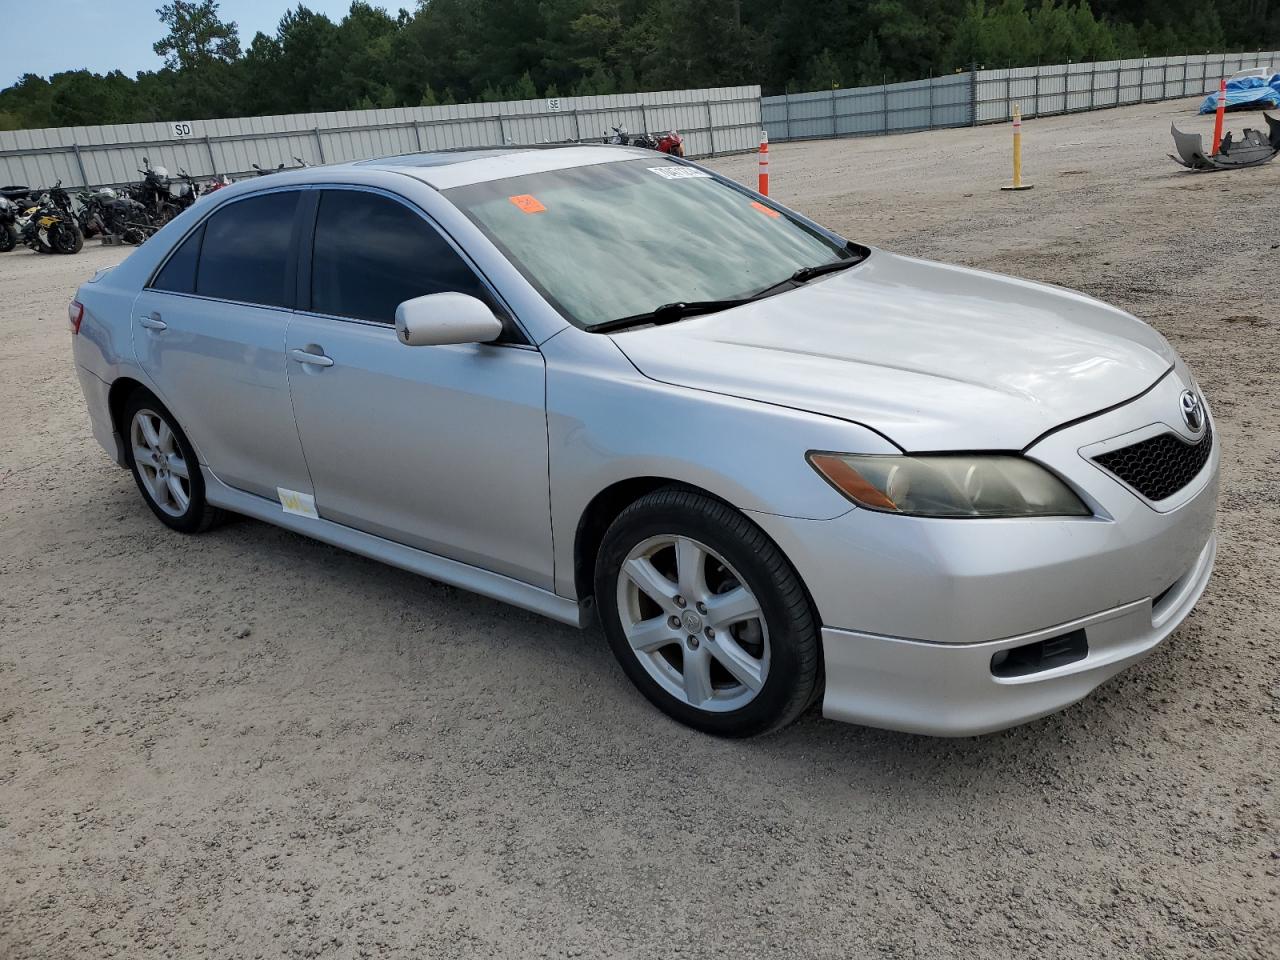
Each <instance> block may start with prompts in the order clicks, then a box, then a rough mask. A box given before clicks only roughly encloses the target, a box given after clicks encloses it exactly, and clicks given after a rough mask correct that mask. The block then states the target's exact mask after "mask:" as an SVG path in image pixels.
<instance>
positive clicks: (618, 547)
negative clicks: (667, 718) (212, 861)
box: [595, 487, 819, 737]
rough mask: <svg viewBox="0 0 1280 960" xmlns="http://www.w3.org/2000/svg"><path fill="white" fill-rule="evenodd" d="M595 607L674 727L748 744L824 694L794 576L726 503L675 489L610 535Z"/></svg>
mask: <svg viewBox="0 0 1280 960" xmlns="http://www.w3.org/2000/svg"><path fill="white" fill-rule="evenodd" d="M595 586H596V602H597V604H598V606H599V611H600V618H601V622H602V623H603V625H604V630H605V634H606V636H607V637H608V639H609V645H610V646H611V647H612V649H613V652H614V655H615V656H617V658H618V661H619V663H621V664H622V668H623V669H624V670H625V671H626V673H627V675H628V676H629V677H630V678H631V680H632V682H633V683H635V685H636V686H637V687H639V688H640V691H641V692H642V693H643V694H644V695H645V696H646V697H648V698H649V700H650V701H652V702H653V703H654V704H655V705H656V706H658V707H659V708H660V709H662V710H663V711H664V712H666V713H668V714H669V715H671V716H672V717H674V718H675V719H677V720H679V721H681V722H682V723H686V724H688V725H689V726H692V727H696V728H697V729H699V730H704V731H706V732H708V733H714V734H719V735H722V736H731V737H744V736H752V735H754V734H759V733H765V732H767V731H769V730H774V729H777V728H779V727H782V726H785V725H786V724H788V723H790V722H791V721H792V720H794V719H795V718H796V717H797V716H799V715H800V713H801V712H803V711H804V709H805V708H806V707H808V706H809V705H810V704H811V703H812V702H813V700H814V697H815V696H816V695H817V692H818V688H819V656H818V650H819V641H818V630H817V626H816V624H815V621H814V618H813V614H812V611H811V610H810V607H809V601H808V597H807V595H806V594H805V591H804V588H803V587H802V586H801V584H800V580H799V578H798V577H797V575H796V573H795V571H794V570H793V569H792V568H791V565H790V564H789V563H788V562H787V560H786V558H785V557H783V556H782V553H781V552H780V551H779V550H778V548H777V547H776V546H775V545H774V544H773V542H772V541H771V540H769V538H768V537H766V536H765V535H764V533H763V532H762V531H761V530H760V528H759V527H757V526H756V525H755V524H753V523H751V521H750V520H748V519H747V518H746V517H744V516H743V515H742V514H741V513H739V512H738V511H736V510H734V509H733V508H732V507H730V506H728V505H727V504H724V503H721V502H720V501H718V500H715V499H712V498H711V497H709V496H706V495H703V494H700V493H696V492H694V491H691V490H684V489H681V488H676V487H671V488H666V489H663V490H659V491H656V492H654V493H651V494H649V495H648V496H645V497H643V498H641V499H640V500H638V501H636V503H634V504H632V505H631V506H630V507H628V508H627V509H626V510H624V511H623V512H622V514H620V515H619V517H618V518H617V520H615V521H614V522H613V524H612V525H611V526H610V527H609V530H608V531H607V532H606V533H605V536H604V541H603V543H602V544H601V547H600V554H599V558H598V560H597V563H596V585H595Z"/></svg>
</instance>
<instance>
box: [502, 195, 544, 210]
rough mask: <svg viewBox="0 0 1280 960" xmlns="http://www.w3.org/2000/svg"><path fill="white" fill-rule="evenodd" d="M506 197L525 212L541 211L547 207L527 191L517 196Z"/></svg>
mask: <svg viewBox="0 0 1280 960" xmlns="http://www.w3.org/2000/svg"><path fill="white" fill-rule="evenodd" d="M507 199H508V200H510V201H511V202H512V203H514V204H515V205H516V206H517V207H519V208H520V209H521V210H522V211H523V212H525V213H543V212H545V211H546V209H547V208H546V207H544V206H543V205H542V204H541V203H540V202H539V201H538V198H537V197H534V196H531V195H530V194H527V193H522V194H520V195H519V196H518V197H507Z"/></svg>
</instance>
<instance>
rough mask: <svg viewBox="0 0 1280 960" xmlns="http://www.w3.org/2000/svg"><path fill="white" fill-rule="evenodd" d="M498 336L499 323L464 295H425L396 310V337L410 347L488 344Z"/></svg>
mask: <svg viewBox="0 0 1280 960" xmlns="http://www.w3.org/2000/svg"><path fill="white" fill-rule="evenodd" d="M501 335H502V321H501V320H499V319H498V318H497V317H495V316H494V315H493V311H492V310H490V309H489V308H488V307H487V306H486V305H485V304H484V303H482V302H480V301H479V300H477V299H476V298H475V297H469V296H467V295H466V294H465V293H429V294H427V295H426V296H425V297H414V298H413V299H412V300H406V301H405V302H404V303H402V304H400V306H398V307H396V336H397V337H398V338H399V340H400V342H401V343H403V344H406V345H408V346H410V347H438V346H444V345H445V344H450V343H489V342H491V341H493V340H497V339H498V337H500V336H501Z"/></svg>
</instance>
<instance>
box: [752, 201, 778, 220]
mask: <svg viewBox="0 0 1280 960" xmlns="http://www.w3.org/2000/svg"><path fill="white" fill-rule="evenodd" d="M751 205H752V206H753V207H755V208H756V209H757V210H759V211H760V212H761V213H763V214H764V215H765V216H766V217H780V216H782V214H780V213H779V212H778V211H777V210H774V209H772V208H771V207H766V206H765V205H764V204H763V203H761V202H760V201H759V200H752V201H751Z"/></svg>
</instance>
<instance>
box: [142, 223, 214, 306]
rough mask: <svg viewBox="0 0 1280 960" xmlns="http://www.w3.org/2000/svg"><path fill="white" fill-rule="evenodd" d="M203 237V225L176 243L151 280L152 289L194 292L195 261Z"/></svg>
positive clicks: (198, 255) (170, 291)
mask: <svg viewBox="0 0 1280 960" xmlns="http://www.w3.org/2000/svg"><path fill="white" fill-rule="evenodd" d="M203 237H204V225H203V224H201V225H200V226H199V227H197V228H196V230H195V231H194V232H193V233H192V234H191V235H190V236H188V237H187V239H185V240H183V241H182V243H181V244H179V245H178V249H177V250H175V251H173V253H172V254H171V255H170V257H169V259H168V261H167V262H166V263H165V265H164V266H163V267H161V268H160V272H159V273H158V274H156V278H155V279H154V280H153V281H151V288H152V289H153V290H164V291H167V292H169V293H195V292H196V262H197V261H198V259H199V257H200V241H201V239H202V238H203Z"/></svg>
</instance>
